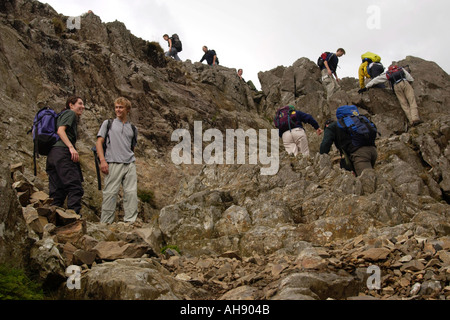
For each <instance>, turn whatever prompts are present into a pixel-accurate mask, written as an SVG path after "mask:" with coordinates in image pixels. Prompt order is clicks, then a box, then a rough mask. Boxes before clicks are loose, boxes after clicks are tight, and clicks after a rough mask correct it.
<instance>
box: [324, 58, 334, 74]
mask: <svg viewBox="0 0 450 320" xmlns="http://www.w3.org/2000/svg"><path fill="white" fill-rule="evenodd" d="M323 64H324V65H325V67H326V68H327V70H328V75H329V76H330V77H331V76H332V75H333V72H332V71H331V69H330V67H329V66H328V61H327V60H324V61H323Z"/></svg>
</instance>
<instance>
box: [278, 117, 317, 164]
mask: <svg viewBox="0 0 450 320" xmlns="http://www.w3.org/2000/svg"><path fill="white" fill-rule="evenodd" d="M291 117H292V118H293V119H295V120H294V121H295V125H293V127H292V129H291V130H289V129H288V130H284V131H283V130H279V131H278V133H279V135H280V138H281V139H282V140H283V145H284V148H285V149H286V152H287V153H290V154H291V153H292V154H294V156H296V155H297V154H298V153H299V152H300V153H301V154H303V155H305V156H308V155H309V146H308V139H307V137H306V133H305V129H303V123H309V124H310V125H311V126H313V128H314V129H316V132H317V135H321V134H322V132H323V130H322V129H321V128H320V126H319V124H318V123H317V121H316V120H315V119H314V118H313V116H312V115H310V114H308V113H305V112H301V111H298V110H294V111H293V113H292V115H291Z"/></svg>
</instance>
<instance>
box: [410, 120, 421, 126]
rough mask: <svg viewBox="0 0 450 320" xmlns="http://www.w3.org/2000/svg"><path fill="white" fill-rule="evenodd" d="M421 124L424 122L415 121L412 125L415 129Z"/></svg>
mask: <svg viewBox="0 0 450 320" xmlns="http://www.w3.org/2000/svg"><path fill="white" fill-rule="evenodd" d="M421 123H423V121H422V120H414V121H413V123H412V126H413V127H415V126H418V125H419V124H421Z"/></svg>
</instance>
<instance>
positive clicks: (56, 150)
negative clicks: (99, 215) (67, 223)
mask: <svg viewBox="0 0 450 320" xmlns="http://www.w3.org/2000/svg"><path fill="white" fill-rule="evenodd" d="M46 171H47V174H48V182H49V186H48V187H49V196H50V198H53V205H55V206H58V207H63V205H64V201H65V200H66V198H67V208H68V209H72V210H74V211H75V212H76V213H80V210H81V198H82V197H83V194H84V190H83V186H82V184H81V183H82V181H83V176H82V174H81V168H80V165H79V163H75V162H73V161H72V160H71V155H70V151H69V149H68V148H66V147H53V148H52V149H51V150H50V153H49V154H48V156H47V166H46Z"/></svg>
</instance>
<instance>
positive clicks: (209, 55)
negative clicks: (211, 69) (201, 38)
mask: <svg viewBox="0 0 450 320" xmlns="http://www.w3.org/2000/svg"><path fill="white" fill-rule="evenodd" d="M202 50H203V52H204V53H205V54H204V55H203V57H202V59H201V60H200V62H203V60H206V62H207V63H208V65H210V66H215V65H218V64H219V58H217V54H216V51H214V50H208V47H207V46H203V48H202Z"/></svg>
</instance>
